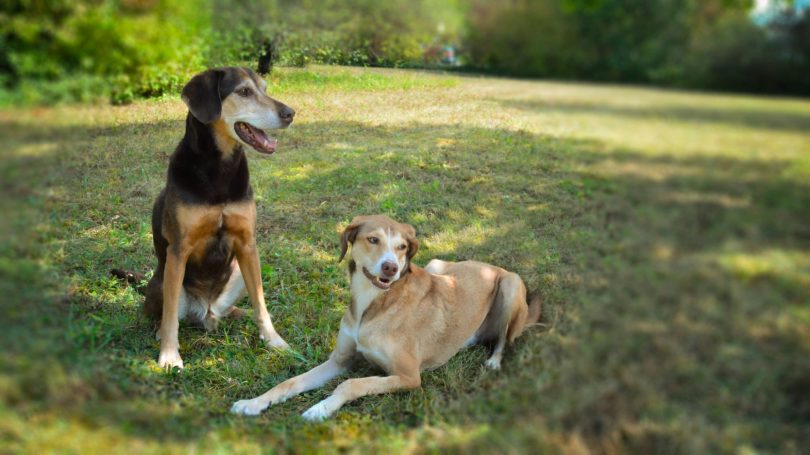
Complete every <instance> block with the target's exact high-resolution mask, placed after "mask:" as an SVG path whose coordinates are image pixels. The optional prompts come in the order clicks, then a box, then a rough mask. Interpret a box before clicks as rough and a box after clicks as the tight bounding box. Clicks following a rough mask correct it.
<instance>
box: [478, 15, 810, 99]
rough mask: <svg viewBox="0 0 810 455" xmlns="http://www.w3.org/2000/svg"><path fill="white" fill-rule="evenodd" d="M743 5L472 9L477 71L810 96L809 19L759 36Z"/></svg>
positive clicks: (779, 24) (793, 19)
mask: <svg viewBox="0 0 810 455" xmlns="http://www.w3.org/2000/svg"><path fill="white" fill-rule="evenodd" d="M750 6H751V5H750V2H746V1H742V0H712V1H696V0H690V1H680V0H566V1H564V2H557V1H552V0H531V1H529V0H513V1H509V2H500V3H494V2H486V1H483V0H481V1H474V2H472V5H471V7H470V9H469V11H468V14H467V18H468V32H467V39H466V46H467V48H468V50H469V53H470V56H471V63H472V65H473V66H474V67H478V68H481V69H485V70H490V71H496V72H501V73H506V74H513V75H520V76H533V77H551V78H577V79H588V80H605V81H618V82H642V83H645V82H653V83H661V84H667V85H679V86H689V87H702V88H711V89H721V90H742V91H755V92H769V93H796V94H810V83H808V82H807V78H806V77H804V76H805V75H806V74H807V69H808V67H810V49H808V48H807V47H808V46H807V44H806V43H807V42H810V36H809V35H808V32H807V30H809V29H810V26H808V25H807V24H808V23H810V14H805V15H804V16H801V17H797V16H792V15H790V14H787V15H786V16H784V17H782V18H780V20H778V21H776V22H775V23H773V24H771V25H769V26H768V28H767V29H766V28H760V27H758V26H756V25H754V24H753V23H752V22H751V20H750V18H748V17H747V15H746V14H747V12H748V10H749V9H750Z"/></svg>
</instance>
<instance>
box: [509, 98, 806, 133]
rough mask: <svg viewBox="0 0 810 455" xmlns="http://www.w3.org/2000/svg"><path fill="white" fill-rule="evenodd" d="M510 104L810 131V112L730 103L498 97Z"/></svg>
mask: <svg viewBox="0 0 810 455" xmlns="http://www.w3.org/2000/svg"><path fill="white" fill-rule="evenodd" d="M495 101H496V102H498V103H500V104H502V105H503V106H505V107H508V108H514V109H521V110H526V111H536V112H546V113H560V114H594V115H604V116H610V117H628V118H642V119H655V120H669V119H671V120H677V121H683V122H694V123H708V124H720V125H728V126H732V127H743V128H750V129H754V130H766V131H767V130H776V131H787V132H794V133H806V132H807V131H808V130H810V114H807V113H801V112H785V111H773V110H765V109H752V108H744V107H740V106H729V107H728V108H726V109H717V108H712V107H697V106H673V105H667V104H662V105H642V106H634V105H616V104H608V103H589V102H582V101H563V100H548V101H543V100H501V99H498V100H495Z"/></svg>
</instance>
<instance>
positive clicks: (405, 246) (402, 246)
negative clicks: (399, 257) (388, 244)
mask: <svg viewBox="0 0 810 455" xmlns="http://www.w3.org/2000/svg"><path fill="white" fill-rule="evenodd" d="M397 248H399V249H400V250H404V249H405V248H408V245H405V244H404V243H403V244H402V245H400V246H398V247H397Z"/></svg>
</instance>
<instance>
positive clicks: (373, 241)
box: [366, 237, 380, 245]
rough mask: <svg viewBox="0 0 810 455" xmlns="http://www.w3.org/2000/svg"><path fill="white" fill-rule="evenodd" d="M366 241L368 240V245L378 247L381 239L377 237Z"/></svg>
mask: <svg viewBox="0 0 810 455" xmlns="http://www.w3.org/2000/svg"><path fill="white" fill-rule="evenodd" d="M366 240H368V243H370V244H372V245H376V244H377V243H379V241H380V239H378V238H377V237H369V238H367V239H366Z"/></svg>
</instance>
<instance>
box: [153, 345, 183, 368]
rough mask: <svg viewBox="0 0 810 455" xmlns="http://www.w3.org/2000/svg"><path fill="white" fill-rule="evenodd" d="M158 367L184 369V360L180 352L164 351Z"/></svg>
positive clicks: (159, 358)
mask: <svg viewBox="0 0 810 455" xmlns="http://www.w3.org/2000/svg"><path fill="white" fill-rule="evenodd" d="M158 366H159V367H160V368H165V369H172V368H174V367H177V368H180V369H181V370H182V369H183V359H182V358H181V357H180V351H177V350H174V351H164V352H161V353H160V357H158Z"/></svg>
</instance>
